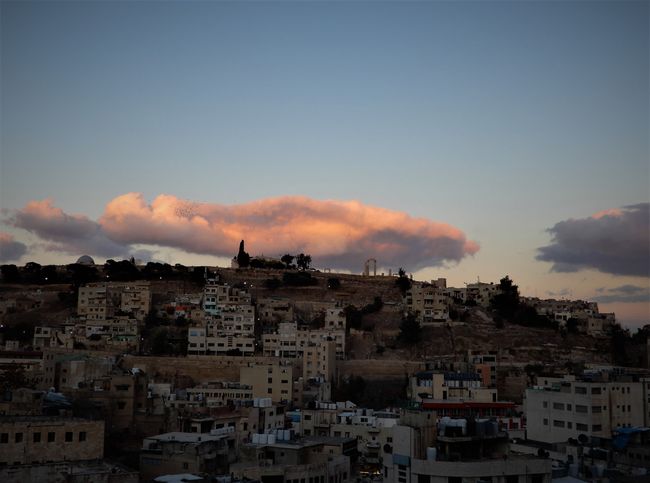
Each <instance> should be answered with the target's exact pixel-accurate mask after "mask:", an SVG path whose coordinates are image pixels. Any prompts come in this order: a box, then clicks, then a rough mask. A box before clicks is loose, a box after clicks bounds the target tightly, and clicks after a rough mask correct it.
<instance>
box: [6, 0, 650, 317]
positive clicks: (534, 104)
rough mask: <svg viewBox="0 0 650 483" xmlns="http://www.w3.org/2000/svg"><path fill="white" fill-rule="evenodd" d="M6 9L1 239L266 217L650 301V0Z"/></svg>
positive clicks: (149, 232)
mask: <svg viewBox="0 0 650 483" xmlns="http://www.w3.org/2000/svg"><path fill="white" fill-rule="evenodd" d="M0 8H1V11H2V20H1V22H2V34H1V35H2V73H1V75H2V87H1V94H2V108H1V113H2V127H1V136H2V142H1V145H2V147H1V158H2V164H1V166H0V170H1V171H0V176H1V181H0V187H1V190H0V191H1V193H0V208H2V219H1V226H0V232H2V235H0V244H1V245H0V246H2V252H0V253H2V263H25V262H27V261H30V260H35V261H38V262H39V263H44V264H45V263H70V262H72V261H74V260H76V257H77V256H79V255H82V254H84V253H87V254H89V255H92V256H94V257H96V259H97V260H98V261H100V260H103V259H106V258H110V257H112V256H128V255H131V254H133V255H136V256H142V257H143V258H146V259H150V260H159V261H165V262H171V263H183V264H186V265H192V264H208V265H218V264H221V265H223V264H227V263H228V262H229V259H230V258H231V257H232V256H233V255H234V254H235V253H236V248H237V246H236V243H237V242H238V240H239V239H245V240H246V241H247V247H248V251H249V252H250V253H251V254H261V253H264V254H265V255H269V256H278V255H282V254H283V253H285V252H299V251H304V252H306V253H311V254H312V255H313V256H314V263H315V264H316V265H317V266H320V267H335V268H343V269H347V270H350V271H352V272H356V273H358V272H360V271H361V269H362V266H363V262H364V261H365V259H366V258H370V257H372V258H376V259H377V260H378V265H379V266H380V267H383V268H385V269H389V268H390V269H396V268H398V267H400V266H403V267H404V268H405V269H406V270H407V271H409V272H412V273H413V274H414V277H415V278H418V279H422V280H427V279H431V278H437V277H447V278H448V279H449V280H450V283H451V284H455V285H460V284H462V283H463V282H470V281H474V280H475V279H476V277H477V276H480V278H481V280H485V281H495V282H497V281H498V280H499V278H500V277H502V276H504V275H506V274H508V275H510V276H511V278H513V280H514V281H515V283H517V284H518V285H519V287H520V290H521V291H522V293H523V294H525V295H530V296H539V297H542V298H546V297H558V298H559V297H571V298H582V299H589V300H596V301H599V303H600V304H601V305H602V306H603V308H604V310H612V311H615V312H616V313H617V316H618V318H619V319H620V320H621V321H622V322H623V323H624V324H626V325H629V326H639V325H641V324H643V323H648V322H649V321H650V320H649V319H650V288H649V286H648V285H649V275H650V273H649V270H650V256H649V253H648V251H649V249H648V246H649V234H648V233H649V231H650V227H649V225H648V219H649V215H648V206H649V204H650V193H649V188H648V186H649V185H650V175H649V162H648V159H649V154H648V134H647V133H648V129H649V121H648V67H649V65H648V63H649V61H648V58H649V55H648V53H649V48H648V41H647V39H648V33H649V32H648V22H647V18H648V13H649V12H648V8H649V7H648V3H647V2H568V3H560V2H530V3H528V2H525V3H521V4H513V3H501V2H486V3H470V2H461V3H458V4H452V3H447V2H413V3H399V4H398V3H391V2H386V3H384V2H381V3H378V4H370V3H364V2H350V3H347V2H331V3H327V2H322V3H321V2H314V3H306V4H298V3H291V2H282V3H255V2H250V3H249V2H247V3H244V4H237V3H234V2H214V3H210V2H196V3H194V2H190V3H183V4H180V3H173V2H160V3H155V2H137V3H126V2H124V3H114V2H93V3H90V4H82V3H74V2H62V3H59V2H47V3H37V2H3V3H2V4H1V6H0ZM278 206H279V207H280V208H278ZM270 207H274V210H275V211H274V210H271V209H270ZM269 227H271V228H273V229H269ZM212 243H214V244H212ZM283 247H285V248H283ZM113 252H115V253H114V255H110V254H111V253H113ZM228 254H230V255H228ZM75 255H76V256H75ZM12 257H13V258H12Z"/></svg>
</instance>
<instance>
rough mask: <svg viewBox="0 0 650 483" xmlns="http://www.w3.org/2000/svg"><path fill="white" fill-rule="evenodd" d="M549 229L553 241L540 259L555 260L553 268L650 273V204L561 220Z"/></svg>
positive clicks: (541, 254) (621, 273)
mask: <svg viewBox="0 0 650 483" xmlns="http://www.w3.org/2000/svg"><path fill="white" fill-rule="evenodd" d="M548 231H549V233H551V235H552V243H551V245H548V246H545V247H542V248H539V254H538V255H537V259H538V260H542V261H545V262H552V263H553V266H552V270H553V271H556V272H576V271H578V270H583V269H596V270H599V271H601V272H604V273H610V274H614V275H633V276H642V277H648V276H650V203H640V204H637V205H631V206H626V207H623V208H621V209H612V210H606V211H602V212H599V213H596V214H595V215H593V216H591V217H589V218H583V219H577V220H575V219H569V220H565V221H561V222H559V223H557V224H556V225H555V226H553V227H552V228H550V229H549V230H548Z"/></svg>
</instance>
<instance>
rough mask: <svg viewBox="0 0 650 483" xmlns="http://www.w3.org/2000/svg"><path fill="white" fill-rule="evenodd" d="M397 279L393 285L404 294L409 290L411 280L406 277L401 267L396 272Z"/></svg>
mask: <svg viewBox="0 0 650 483" xmlns="http://www.w3.org/2000/svg"><path fill="white" fill-rule="evenodd" d="M397 274H398V277H397V280H395V285H397V288H399V289H400V291H401V292H402V294H405V293H406V292H407V291H408V290H410V288H411V280H410V279H409V278H408V277H407V276H406V272H405V271H404V269H403V268H402V267H400V269H399V270H398V271H397Z"/></svg>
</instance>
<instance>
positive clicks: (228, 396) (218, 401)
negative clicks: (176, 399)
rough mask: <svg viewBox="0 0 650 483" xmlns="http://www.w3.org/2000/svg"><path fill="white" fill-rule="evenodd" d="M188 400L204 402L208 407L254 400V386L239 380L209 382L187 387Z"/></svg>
mask: <svg viewBox="0 0 650 483" xmlns="http://www.w3.org/2000/svg"><path fill="white" fill-rule="evenodd" d="M185 393H186V394H187V400H188V401H196V402H200V403H202V405H204V406H206V407H219V406H227V405H229V404H233V403H234V402H236V401H244V400H252V399H253V387H252V386H249V385H246V384H241V383H239V382H222V381H217V382H207V383H204V384H201V385H198V386H194V387H188V388H187V389H185Z"/></svg>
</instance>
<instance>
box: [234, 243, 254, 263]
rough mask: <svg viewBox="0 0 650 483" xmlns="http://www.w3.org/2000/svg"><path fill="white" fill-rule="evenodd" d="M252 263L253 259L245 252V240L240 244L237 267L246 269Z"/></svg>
mask: <svg viewBox="0 0 650 483" xmlns="http://www.w3.org/2000/svg"><path fill="white" fill-rule="evenodd" d="M250 263H251V257H250V255H249V254H248V253H246V251H245V250H244V240H242V241H240V242H239V252H238V253H237V265H239V268H246V267H248V266H249V265H250Z"/></svg>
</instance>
